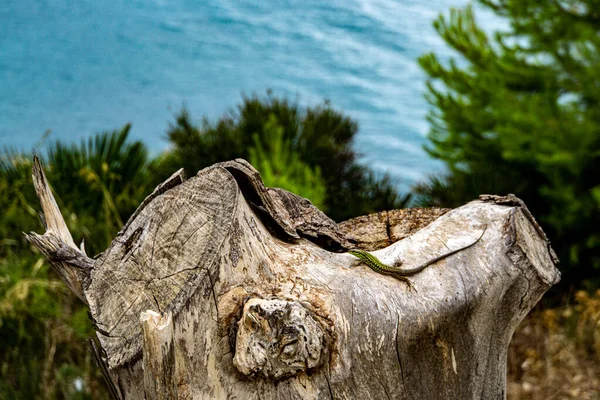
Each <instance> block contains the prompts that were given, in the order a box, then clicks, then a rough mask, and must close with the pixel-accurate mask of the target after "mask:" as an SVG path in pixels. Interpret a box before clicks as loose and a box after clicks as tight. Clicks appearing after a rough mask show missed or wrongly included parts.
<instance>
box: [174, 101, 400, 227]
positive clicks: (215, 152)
mask: <svg viewBox="0 0 600 400" xmlns="http://www.w3.org/2000/svg"><path fill="white" fill-rule="evenodd" d="M271 118H275V119H276V121H277V124H278V126H279V128H280V129H281V130H282V132H283V139H282V140H283V141H284V142H285V143H289V145H290V146H291V148H290V150H289V151H290V154H296V155H297V157H298V159H299V160H300V161H301V162H302V163H304V164H306V165H307V166H308V167H309V168H311V170H312V171H316V170H317V169H319V170H320V171H321V172H320V174H321V178H322V179H323V182H324V183H325V187H326V194H325V200H324V203H323V206H324V208H325V209H326V210H327V212H328V215H329V216H330V217H332V218H333V219H335V220H338V221H341V220H345V219H348V218H351V217H355V216H358V215H363V214H368V213H371V212H376V211H381V210H387V209H394V208H400V207H402V206H404V205H405V204H406V203H407V202H408V196H404V197H400V196H399V195H398V193H397V192H396V189H395V186H394V184H393V183H392V181H391V180H390V178H389V176H387V175H383V176H378V175H376V174H375V173H373V172H372V171H371V170H370V169H369V168H368V167H366V166H364V165H361V164H359V163H358V162H357V160H356V159H357V154H356V153H355V151H354V149H353V148H352V146H353V141H354V137H355V135H356V133H357V132H358V125H357V123H356V122H355V121H353V120H351V119H350V118H348V117H346V116H344V115H343V114H341V113H340V112H338V111H336V110H334V109H333V108H332V107H331V106H330V105H329V104H328V103H324V104H322V105H319V106H317V107H308V108H306V109H303V108H301V107H299V106H298V105H297V104H293V103H290V102H289V101H288V100H286V99H278V98H275V97H273V96H271V95H270V94H268V95H267V96H266V97H265V98H259V97H258V96H253V97H244V98H243V101H242V104H240V105H239V106H238V107H237V109H236V110H235V111H231V112H230V113H228V114H226V115H224V116H223V117H222V118H221V119H219V120H218V121H217V122H216V123H211V122H210V121H208V120H207V119H204V120H203V122H202V125H201V126H196V125H194V124H193V123H192V122H191V117H190V114H189V113H188V111H187V110H183V111H182V112H181V113H180V114H179V115H177V117H176V121H175V124H173V125H171V127H170V128H169V130H168V133H167V136H168V139H169V141H170V143H171V149H170V152H169V154H168V155H167V156H166V157H165V159H164V163H163V165H162V167H163V168H164V169H165V170H164V172H163V175H162V176H163V177H166V176H168V175H167V174H168V173H170V172H172V171H173V170H174V169H176V168H179V167H182V166H183V167H184V168H185V171H186V172H187V174H188V175H193V174H196V172H198V171H199V170H200V169H202V168H205V167H208V166H210V165H212V164H214V163H217V162H221V161H227V160H232V159H235V158H245V159H249V158H250V149H253V148H256V143H257V141H258V142H259V143H266V142H267V141H268V138H267V137H266V136H267V135H269V134H270V131H269V130H268V129H265V127H266V126H267V124H268V123H269V120H270V119H271Z"/></svg>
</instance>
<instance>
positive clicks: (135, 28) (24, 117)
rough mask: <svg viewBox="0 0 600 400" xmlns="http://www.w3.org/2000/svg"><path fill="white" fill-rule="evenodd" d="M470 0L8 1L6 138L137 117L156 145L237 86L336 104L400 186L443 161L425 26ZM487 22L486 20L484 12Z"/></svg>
mask: <svg viewBox="0 0 600 400" xmlns="http://www.w3.org/2000/svg"><path fill="white" fill-rule="evenodd" d="M465 4H466V2H465V1H464V0H429V1H426V2H424V1H419V0H398V1H391V0H328V1H323V0H302V1H298V0H282V1H259V0H254V1H240V0H235V1H234V0H219V1H215V0H208V1H192V0H170V1H167V0H107V1H90V0H2V1H1V2H0V145H3V146H2V147H4V146H9V147H13V148H19V149H23V150H28V149H31V148H32V147H33V146H35V145H36V143H38V142H39V140H40V138H41V137H42V134H43V133H44V132H45V131H46V130H51V132H52V133H51V135H50V138H51V139H61V140H80V139H81V138H85V137H88V136H89V135H91V134H93V133H95V132H99V131H104V130H111V129H115V128H119V127H121V126H123V125H124V124H125V123H127V122H131V123H132V124H133V128H132V132H131V134H132V137H133V138H136V139H141V140H143V141H144V142H146V143H147V144H148V145H149V147H150V148H151V149H152V150H153V151H154V152H158V151H160V150H162V149H164V148H165V147H166V146H167V142H166V141H165V140H164V136H165V131H166V129H167V127H168V124H169V123H170V122H172V121H173V115H174V113H176V112H177V111H179V110H180V109H181V107H182V106H183V105H186V106H187V107H188V109H189V110H190V112H191V114H192V116H193V117H194V118H195V119H197V120H198V121H200V120H201V118H202V117H204V116H206V117H208V118H210V119H213V120H214V119H216V118H218V117H219V116H220V115H222V114H223V113H225V112H226V111H227V110H229V109H231V108H232V107H234V106H235V105H236V104H238V103H239V102H240V100H241V94H242V93H246V94H252V93H257V94H264V93H265V92H266V90H267V89H269V88H270V89H272V90H273V92H274V93H275V94H276V95H285V96H288V97H289V98H290V99H293V100H296V99H297V100H298V102H299V103H300V104H301V105H315V104H318V103H320V102H322V101H323V100H324V99H329V100H330V101H331V103H332V105H333V106H334V107H336V108H338V109H339V110H341V111H343V112H344V113H346V114H347V115H349V116H351V117H353V118H355V119H356V120H357V121H358V122H359V124H360V133H359V136H358V138H357V141H356V149H357V151H359V152H360V153H361V154H362V156H363V157H362V161H363V162H365V163H368V164H369V165H371V166H372V167H373V168H375V169H376V170H377V171H387V172H389V173H390V174H391V175H392V176H393V177H394V178H395V179H396V181H397V183H398V185H399V186H400V187H403V188H406V187H407V186H408V185H410V184H413V183H414V182H416V181H418V180H420V179H422V178H423V177H424V176H426V175H427V174H429V173H432V172H435V171H440V170H441V168H442V167H441V165H440V164H439V163H436V162H434V161H433V160H431V159H430V158H429V157H428V156H427V155H426V154H425V152H424V151H423V149H422V145H423V144H424V143H425V135H426V133H427V131H428V124H427V122H426V119H425V115H426V113H427V109H428V105H427V103H426V101H425V100H424V98H423V92H424V88H425V85H424V83H425V75H424V73H423V72H421V71H420V69H419V66H418V65H417V62H416V60H417V58H418V57H419V56H420V55H421V54H423V53H425V52H428V51H435V52H436V53H438V54H440V55H442V56H443V57H448V56H449V55H450V54H451V53H450V50H449V49H448V48H447V47H446V46H445V44H444V43H443V42H442V40H441V39H440V38H438V37H437V35H436V33H435V31H434V29H433V28H432V26H431V23H432V21H433V20H434V19H435V18H436V17H437V15H438V14H439V13H440V12H445V13H447V12H448V10H449V8H450V7H452V6H463V5H465ZM484 18H488V21H485V22H486V24H488V25H489V24H490V23H492V24H493V23H494V22H495V20H494V19H493V18H492V17H489V16H488V17H484Z"/></svg>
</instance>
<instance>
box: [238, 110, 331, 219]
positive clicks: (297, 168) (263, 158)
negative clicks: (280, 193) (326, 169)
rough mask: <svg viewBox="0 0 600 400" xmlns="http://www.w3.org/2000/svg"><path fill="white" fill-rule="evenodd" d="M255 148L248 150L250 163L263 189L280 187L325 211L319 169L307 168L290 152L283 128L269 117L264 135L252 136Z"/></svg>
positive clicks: (296, 155) (256, 134)
mask: <svg viewBox="0 0 600 400" xmlns="http://www.w3.org/2000/svg"><path fill="white" fill-rule="evenodd" d="M252 139H253V142H254V147H252V148H250V150H249V156H250V157H249V158H250V159H249V161H250V164H252V165H253V166H254V167H255V168H256V169H257V170H258V171H259V172H260V174H261V177H262V179H263V181H264V183H265V185H266V186H269V187H279V188H282V189H286V190H289V191H290V192H293V193H295V194H297V195H300V196H302V197H306V198H307V199H309V200H310V201H311V202H312V203H313V204H314V205H315V206H317V207H319V208H320V209H321V210H323V211H326V209H325V204H324V201H325V194H326V190H325V184H324V183H323V179H322V178H321V170H320V168H319V167H315V168H314V169H312V168H310V167H309V166H308V165H307V164H306V163H304V162H303V161H302V160H300V156H299V155H298V153H296V152H294V151H292V146H291V143H290V141H289V140H285V139H284V137H283V127H281V125H279V123H278V122H277V117H275V115H272V116H271V117H270V118H269V120H268V121H267V123H266V124H265V127H264V133H263V134H262V135H259V134H258V133H255V134H254V135H253V137H252Z"/></svg>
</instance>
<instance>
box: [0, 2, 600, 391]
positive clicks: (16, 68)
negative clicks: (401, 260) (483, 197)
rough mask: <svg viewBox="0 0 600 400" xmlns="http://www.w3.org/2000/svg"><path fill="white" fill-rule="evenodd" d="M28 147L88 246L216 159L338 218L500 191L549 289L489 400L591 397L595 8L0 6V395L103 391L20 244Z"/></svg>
mask: <svg viewBox="0 0 600 400" xmlns="http://www.w3.org/2000/svg"><path fill="white" fill-rule="evenodd" d="M33 154H37V155H39V156H40V157H41V158H42V159H43V162H44V164H45V167H46V172H47V175H48V178H49V180H50V182H51V183H52V185H53V189H54V191H55V195H56V197H57V201H58V203H59V205H60V207H61V209H62V211H63V215H65V218H66V220H67V223H68V225H69V228H70V229H71V232H72V233H73V236H74V238H75V240H76V242H80V241H81V240H84V241H85V244H86V249H87V252H88V254H96V253H98V252H101V251H102V250H104V249H105V248H106V246H107V245H108V243H110V241H111V240H112V238H114V236H115V235H116V232H117V231H118V230H119V229H120V228H121V226H122V225H123V223H124V222H125V221H126V220H127V218H128V217H129V216H130V215H131V213H133V211H134V210H135V208H136V207H137V206H138V205H139V204H140V202H141V201H142V200H143V199H144V197H145V196H146V195H147V194H148V193H150V192H151V191H152V190H153V188H154V187H155V186H156V185H157V184H159V183H160V182H162V181H163V180H164V179H165V178H167V177H168V176H169V175H170V174H171V173H172V172H173V171H175V170H176V169H178V168H180V167H184V168H185V170H186V173H187V175H188V176H192V175H194V174H195V173H196V172H197V171H198V170H199V169H201V168H204V167H206V166H209V165H212V164H214V163H215V162H219V161H225V160H229V159H233V158H237V157H242V158H246V159H248V160H249V161H250V162H251V163H252V164H253V165H254V166H255V167H256V168H257V169H258V170H259V171H260V172H261V175H262V177H263V180H264V181H265V183H266V185H267V186H275V187H282V188H285V189H288V190H291V191H293V192H295V193H298V194H300V195H302V196H304V197H307V198H309V199H311V200H312V201H313V203H315V204H316V205H317V206H319V207H320V208H321V209H322V210H323V211H325V212H326V213H327V214H328V215H329V216H331V217H332V218H333V219H335V220H336V221H338V222H339V221H343V220H346V219H348V218H352V217H355V216H359V215H364V214H368V213H371V212H376V211H381V210H386V209H393V208H402V207H418V206H419V207H420V206H425V207H429V206H439V207H457V206H460V205H462V204H464V203H465V202H467V201H470V200H473V199H475V198H477V196H478V195H479V194H481V193H492V194H508V193H514V194H516V195H517V196H519V197H521V198H522V199H523V200H525V202H526V204H527V205H528V207H529V208H530V210H531V211H532V212H533V214H534V215H535V216H536V218H537V219H538V221H539V222H540V224H541V225H542V227H543V228H544V230H545V231H546V233H547V234H548V236H549V237H550V239H551V241H552V245H553V247H554V249H555V250H556V251H557V253H558V255H559V257H560V259H561V265H560V268H561V272H562V281H561V283H560V284H559V285H557V286H556V287H554V288H553V289H552V290H551V291H550V292H548V293H547V295H546V296H545V297H544V299H543V300H542V302H541V303H540V304H539V305H538V306H537V307H536V308H535V309H534V310H533V311H532V313H531V314H530V315H529V316H528V317H527V318H526V319H525V321H524V322H523V323H522V324H521V325H520V327H519V328H518V330H517V332H516V333H515V336H514V338H513V342H512V344H511V348H510V351H509V360H508V398H509V399H550V398H553V399H597V398H600V290H599V288H600V229H599V228H598V227H599V226H600V2H599V1H597V0H587V1H569V0H554V1H539V0H536V1H534V0H514V1H513V0H495V1H491V0H480V1H478V2H476V3H472V4H471V3H468V2H467V1H459V0H432V1H429V2H426V3H423V2H418V1H413V0H398V1H390V0H372V1H366V0H365V1H344V2H342V1H337V0H334V1H329V2H319V1H313V0H307V1H302V2H300V1H295V0H287V1H283V2H279V3H278V4H270V3H268V2H257V1H254V2H250V1H235V2H234V1H229V0H225V1H219V2H216V1H206V2H192V1H186V0H173V1H170V2H167V1H159V0H156V1H138V0H133V1H122V0H111V1H108V2H91V1H87V0H85V1H74V0H20V1H17V0H3V1H2V3H0V398H2V399H4V398H6V399H103V398H108V392H107V390H106V389H105V387H104V383H103V381H102V378H101V374H100V372H99V370H98V369H97V368H96V366H95V365H94V363H93V361H92V359H91V355H90V354H89V352H88V351H87V349H86V345H85V343H84V340H85V339H86V338H87V337H90V336H92V335H93V329H92V327H91V323H90V322H89V320H88V316H87V310H86V308H85V307H84V306H83V305H82V304H80V302H79V301H78V300H77V299H76V298H75V297H74V296H73V295H71V294H70V293H69V292H68V290H67V289H66V286H64V285H63V284H62V282H60V281H59V280H58V277H57V276H56V275H55V274H54V273H53V272H52V271H51V269H50V268H49V266H48V265H47V264H46V263H45V262H44V261H43V260H42V257H41V255H40V254H39V253H37V252H35V251H34V250H33V249H32V247H31V246H30V245H29V244H28V243H27V242H26V241H25V240H24V238H23V235H22V234H21V232H23V231H26V232H27V231H30V230H36V231H38V232H42V231H43V229H42V226H41V224H40V222H39V219H38V217H37V210H38V207H39V206H38V202H37V199H36V197H35V193H34V191H33V185H32V182H31V177H30V175H31V160H32V155H33Z"/></svg>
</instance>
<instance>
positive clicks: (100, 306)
mask: <svg viewBox="0 0 600 400" xmlns="http://www.w3.org/2000/svg"><path fill="white" fill-rule="evenodd" d="M34 165H35V166H34V182H35V185H36V189H37V192H38V195H39V197H40V200H41V204H42V209H43V213H44V216H45V218H44V219H45V221H46V225H47V231H46V233H45V234H44V235H37V234H35V233H31V235H28V238H29V239H30V240H31V241H32V243H33V244H34V245H35V246H36V247H37V248H38V249H40V251H41V252H42V253H43V254H44V255H45V256H46V257H47V258H48V260H49V261H50V262H51V263H52V265H53V266H54V268H55V269H56V270H57V271H58V273H59V274H60V275H61V277H63V279H64V280H65V282H66V283H67V285H68V286H69V287H70V288H71V290H73V291H74V292H75V293H76V294H77V295H78V296H79V297H80V298H81V299H82V300H83V301H84V302H85V303H86V304H88V305H89V307H90V315H91V318H92V319H93V323H94V324H95V327H96V330H97V338H98V341H99V343H100V348H98V347H97V346H96V345H94V346H92V347H93V348H94V349H95V355H96V357H97V359H98V360H99V362H100V367H101V368H102V369H103V371H104V373H105V377H106V378H107V381H108V383H109V387H110V389H111V392H112V393H113V395H114V396H115V397H116V398H119V399H144V398H146V399H174V398H178V399H213V398H215V399H226V398H229V399H276V398H285V399H286V400H287V399H322V398H332V399H334V398H335V399H382V398H387V399H497V398H503V397H504V396H505V373H506V353H507V347H508V343H509V341H510V339H511V336H512V334H513V331H514V329H515V327H516V326H517V324H518V323H519V322H520V321H521V320H522V318H523V317H524V316H525V315H526V314H527V312H528V311H529V310H530V309H531V307H533V305H534V304H535V303H536V302H537V301H538V300H539V299H540V297H541V296H542V294H543V293H544V292H545V291H546V290H547V289H548V288H549V287H550V286H551V285H552V284H554V283H556V282H557V281H558V279H559V273H558V271H557V269H556V268H555V264H556V263H557V261H558V260H557V259H556V256H555V255H554V253H553V251H552V249H551V248H550V246H549V243H548V241H547V239H546V237H545V235H544V233H543V232H542V230H541V229H540V227H539V226H538V225H537V223H536V222H535V220H534V219H533V217H532V216H531V214H530V213H529V211H528V210H527V208H526V207H525V206H524V204H522V202H520V201H519V200H518V199H517V198H515V197H514V196H508V197H498V196H482V197H481V199H480V200H478V201H473V202H471V203H469V204H467V205H465V206H463V207H460V208H458V209H455V210H451V211H448V210H435V209H434V210H429V211H428V210H399V211H390V212H383V213H379V214H375V215H372V216H367V217H361V218H358V219H355V220H351V221H347V222H345V223H343V224H340V225H339V226H338V225H337V224H336V223H335V222H333V221H332V220H330V219H329V218H327V217H326V216H325V215H324V214H323V213H321V212H320V211H319V210H318V209H316V208H315V207H314V206H313V205H312V204H311V203H310V202H309V201H308V200H306V199H303V198H301V197H298V196H296V195H294V194H292V193H289V192H286V191H284V190H281V189H269V188H266V187H265V186H264V185H263V184H262V181H261V180H260V177H259V175H258V173H257V172H256V170H254V169H253V168H252V166H250V165H249V164H248V163H247V162H245V161H243V160H236V161H231V162H226V163H221V164H217V165H215V166H213V167H210V168H206V169H204V170H202V171H200V172H198V174H197V175H196V176H195V177H193V178H191V179H189V180H185V179H184V178H183V175H182V173H181V172H177V173H176V174H174V175H173V176H172V177H171V178H170V179H169V180H168V181H167V182H165V183H164V184H162V185H161V186H159V187H158V188H157V189H156V190H155V192H154V193H153V194H151V195H150V196H149V197H148V198H147V199H146V200H145V201H144V202H143V203H142V205H141V206H140V208H139V209H138V210H137V211H136V212H135V214H134V215H133V216H132V217H131V218H130V220H129V221H128V222H127V224H126V225H125V226H124V227H123V229H122V230H121V232H119V234H118V235H117V237H116V238H115V239H114V241H113V242H112V244H111V245H110V247H109V248H108V249H107V250H106V251H105V252H104V253H102V254H100V255H99V256H97V257H96V258H94V259H91V258H88V257H87V256H86V255H85V254H84V252H83V251H81V250H79V249H78V248H77V247H76V246H75V244H74V242H73V239H72V238H71V235H70V233H69V231H68V229H67V227H66V224H65V223H64V220H63V218H62V216H61V214H60V211H59V209H58V207H57V205H56V203H55V202H54V198H53V197H52V194H51V192H50V189H49V186H48V183H47V182H46V179H45V177H44V174H43V171H42V169H41V166H40V164H39V162H38V161H37V160H36V161H35V164H34ZM484 230H485V233H484V234H483V237H482V238H481V240H479V241H478V242H477V243H476V244H475V245H474V246H472V247H469V248H468V249H465V250H463V251H461V252H459V253H457V254H455V255H452V256H450V257H448V258H445V259H443V260H440V261H439V262H436V263H435V264H433V265H431V266H429V267H427V268H426V269H425V270H424V271H422V272H421V273H419V274H417V275H414V276H413V277H411V281H412V284H413V286H414V289H412V290H411V289H410V288H409V287H408V286H407V285H406V284H405V283H403V282H400V281H398V280H396V279H394V278H393V277H389V276H384V275H380V274H377V273H375V272H373V271H372V270H370V269H369V268H368V267H366V266H364V265H360V264H357V259H356V258H354V257H353V256H351V255H349V254H347V253H346V250H348V249H350V248H354V247H358V248H363V249H367V250H375V249H376V248H380V247H382V246H387V247H385V248H381V249H380V250H376V251H374V252H373V254H375V255H376V256H377V257H379V258H380V259H381V260H382V261H384V262H389V263H391V262H393V261H394V260H396V259H398V258H400V259H402V261H403V267H406V268H411V267H414V266H416V265H419V264H421V263H423V262H425V261H427V260H430V259H433V258H435V257H436V256H439V255H440V254H443V253H446V252H448V251H450V250H452V249H456V248H460V247H463V246H465V245H467V244H469V243H472V242H474V241H475V240H476V239H477V238H478V237H479V236H480V235H481V233H482V232H483V231H484Z"/></svg>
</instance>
